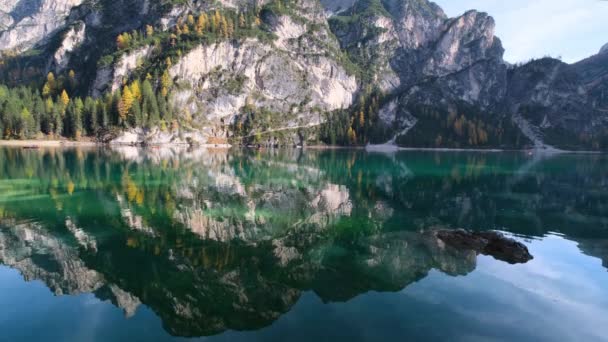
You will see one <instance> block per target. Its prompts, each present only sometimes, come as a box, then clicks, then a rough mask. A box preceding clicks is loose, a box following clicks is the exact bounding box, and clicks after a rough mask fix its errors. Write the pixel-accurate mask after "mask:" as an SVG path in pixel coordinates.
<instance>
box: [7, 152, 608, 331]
mask: <svg viewBox="0 0 608 342" xmlns="http://www.w3.org/2000/svg"><path fill="white" fill-rule="evenodd" d="M607 171H608V157H606V156H604V155H555V156H532V155H527V154H525V153H519V152H512V153H511V152H509V153H479V152H471V153H465V152H458V153H456V152H399V153H396V154H391V155H387V154H373V153H366V152H364V151H346V150H345V151H300V150H288V151H260V152H257V151H240V150H234V151H229V152H226V151H214V150H191V151H189V150H172V149H150V150H141V149H136V148H126V147H125V148H120V149H114V150H111V149H83V150H78V149H72V150H60V149H58V150H53V149H49V150H22V149H17V148H4V149H0V264H1V265H2V266H0V305H1V307H2V308H3V309H2V310H0V329H1V331H2V336H3V337H2V339H3V340H7V341H41V340H45V341H110V340H112V341H113V340H116V341H172V340H180V339H186V338H194V339H205V340H211V341H214V340H218V341H269V340H277V341H279V340H280V341H284V340H293V341H310V340H320V341H324V340H332V341H396V340H399V341H401V340H456V341H458V340H466V341H471V340H475V341H477V340H482V341H486V340H504V341H512V340H523V341H555V340H560V341H602V340H604V341H605V340H606V339H607V338H606V336H608V285H607V284H608V272H607V268H608V172H607ZM455 228H465V229H469V230H475V231H481V230H499V231H502V232H504V233H505V234H506V235H507V236H509V237H512V238H514V239H516V240H518V241H520V242H522V243H524V244H525V245H526V246H527V247H528V248H529V250H530V253H531V254H532V255H533V256H534V259H533V260H531V261H529V262H527V263H525V264H517V265H510V264H508V263H505V262H502V261H498V260H495V259H494V258H492V257H490V256H484V255H477V254H476V253H475V252H473V251H469V250H456V249H454V248H450V247H449V246H445V244H442V243H441V241H439V240H438V239H437V238H435V236H434V235H433V234H432V232H434V231H436V230H439V229H455Z"/></svg>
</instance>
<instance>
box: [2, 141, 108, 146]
mask: <svg viewBox="0 0 608 342" xmlns="http://www.w3.org/2000/svg"><path fill="white" fill-rule="evenodd" d="M0 146H6V147H33V148H41V147H95V146H100V144H98V143H96V142H94V141H70V140H0Z"/></svg>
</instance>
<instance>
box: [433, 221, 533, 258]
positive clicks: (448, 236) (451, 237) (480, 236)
mask: <svg viewBox="0 0 608 342" xmlns="http://www.w3.org/2000/svg"><path fill="white" fill-rule="evenodd" d="M435 235H436V236H437V237H438V238H439V239H440V240H441V241H443V242H444V243H445V244H446V245H449V246H451V247H453V248H456V249H470V250H474V251H476V252H477V253H480V254H484V255H489V256H492V257H494V258H495V259H498V260H501V261H505V262H508V263H510V264H525V263H526V262H528V261H530V260H532V259H534V257H533V256H532V254H530V252H529V251H528V248H527V247H526V246H525V245H524V244H523V243H521V242H517V241H515V240H513V239H511V238H508V237H506V236H504V235H503V234H501V233H499V232H494V231H488V232H470V231H466V230H462V229H458V230H438V231H436V232H435Z"/></svg>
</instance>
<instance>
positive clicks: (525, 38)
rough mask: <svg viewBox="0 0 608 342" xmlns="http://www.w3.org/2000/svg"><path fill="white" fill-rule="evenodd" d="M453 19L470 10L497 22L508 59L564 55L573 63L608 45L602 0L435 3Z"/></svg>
mask: <svg viewBox="0 0 608 342" xmlns="http://www.w3.org/2000/svg"><path fill="white" fill-rule="evenodd" d="M435 2H437V3H438V4H439V5H440V6H442V7H443V8H444V9H445V11H446V13H447V14H448V15H450V16H456V15H459V14H461V13H463V12H464V11H466V10H469V9H477V10H480V11H484V12H488V13H489V14H491V15H492V16H493V17H494V18H495V19H496V24H497V28H496V29H497V32H496V34H497V35H498V36H499V37H500V38H501V39H502V41H503V44H504V46H505V49H506V53H505V59H506V60H508V61H510V62H519V61H525V60H528V59H530V58H534V57H542V56H545V55H551V56H554V57H557V56H561V57H562V58H563V59H564V61H567V62H574V61H577V60H580V59H582V58H585V57H588V56H590V55H592V54H595V53H597V52H598V51H599V49H600V47H601V46H602V45H604V44H605V43H608V1H602V0H534V1H530V0H510V1H504V0H462V1H455V0H436V1H435Z"/></svg>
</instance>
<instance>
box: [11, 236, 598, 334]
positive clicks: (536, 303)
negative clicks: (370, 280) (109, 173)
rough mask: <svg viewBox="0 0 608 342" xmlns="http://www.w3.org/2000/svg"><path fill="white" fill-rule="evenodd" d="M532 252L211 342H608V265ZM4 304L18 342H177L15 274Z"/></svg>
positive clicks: (548, 249)
mask: <svg viewBox="0 0 608 342" xmlns="http://www.w3.org/2000/svg"><path fill="white" fill-rule="evenodd" d="M527 243H528V244H529V247H530V250H531V252H532V254H533V255H534V256H535V259H534V260H533V261H531V262H529V263H528V264H525V265H516V266H511V265H508V264H505V263H503V262H499V261H496V260H494V259H492V258H490V257H480V258H479V260H478V267H477V270H476V271H475V272H473V273H471V274H470V275H468V276H466V277H456V278H454V277H449V276H447V275H444V274H442V273H440V272H438V271H432V272H431V273H430V274H429V276H428V277H427V278H425V279H423V280H421V281H420V282H418V283H415V284H412V285H410V286H409V287H408V288H406V289H404V290H403V291H401V292H400V293H375V292H372V293H368V294H365V295H361V296H359V297H357V298H355V299H353V300H351V301H349V302H348V303H332V304H323V303H322V302H321V301H320V299H319V298H318V297H317V296H316V295H314V294H313V293H310V292H308V293H305V294H304V295H303V296H302V299H301V300H300V301H299V302H298V303H297V304H296V305H295V307H294V308H293V310H292V311H291V312H290V313H288V314H286V315H284V316H283V317H281V318H280V319H279V320H278V321H276V322H275V323H274V324H272V325H271V326H270V327H268V328H265V329H262V330H260V331H257V332H229V333H225V334H222V335H219V336H216V337H211V338H208V339H210V340H215V339H217V340H222V341H223V340H226V341H227V340H231V341H232V340H247V341H267V340H284V339H285V337H287V336H289V341H294V340H295V341H310V340H315V339H317V340H336V341H340V340H349V341H363V340H387V341H388V340H403V339H406V338H410V339H425V340H444V339H450V340H467V341H471V340H472V341H475V340H483V341H488V340H530V341H532V340H534V341H539V340H547V341H549V340H552V341H555V340H560V341H567V340H571V341H599V340H601V339H602V338H603V337H604V335H605V332H606V329H607V328H606V327H608V288H607V287H606V284H608V272H606V269H604V268H603V267H602V266H601V262H600V260H599V259H596V258H593V257H589V256H586V255H584V254H582V253H581V252H580V251H579V249H578V248H577V246H576V244H575V243H573V242H571V241H568V240H565V239H564V238H561V237H557V236H549V237H547V238H545V239H543V240H533V241H529V242H527ZM0 303H1V304H2V307H3V310H2V311H0V329H2V331H3V336H4V338H8V339H9V340H42V339H50V340H90V341H93V340H98V341H106V340H129V341H151V340H155V341H156V340H159V336H161V337H162V336H164V340H170V339H171V337H170V336H168V334H167V333H165V332H164V331H163V330H162V326H161V322H160V320H159V319H158V318H157V317H155V316H154V314H153V313H152V312H151V311H150V310H149V309H147V308H140V309H139V310H138V311H137V314H136V315H135V316H134V317H132V318H131V319H126V318H124V316H123V314H122V312H121V310H119V309H117V308H115V307H114V306H112V305H111V304H109V303H107V302H106V303H101V302H100V301H99V300H97V299H95V298H94V296H93V295H82V296H64V297H54V296H53V295H52V294H51V293H50V291H49V290H48V289H47V288H46V287H45V286H44V285H43V284H42V283H41V282H38V281H35V282H29V283H27V284H24V283H23V280H22V278H21V276H20V275H19V274H18V273H17V272H16V271H14V270H8V269H6V268H0ZM49 334H50V335H49ZM532 337H533V338H532Z"/></svg>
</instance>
